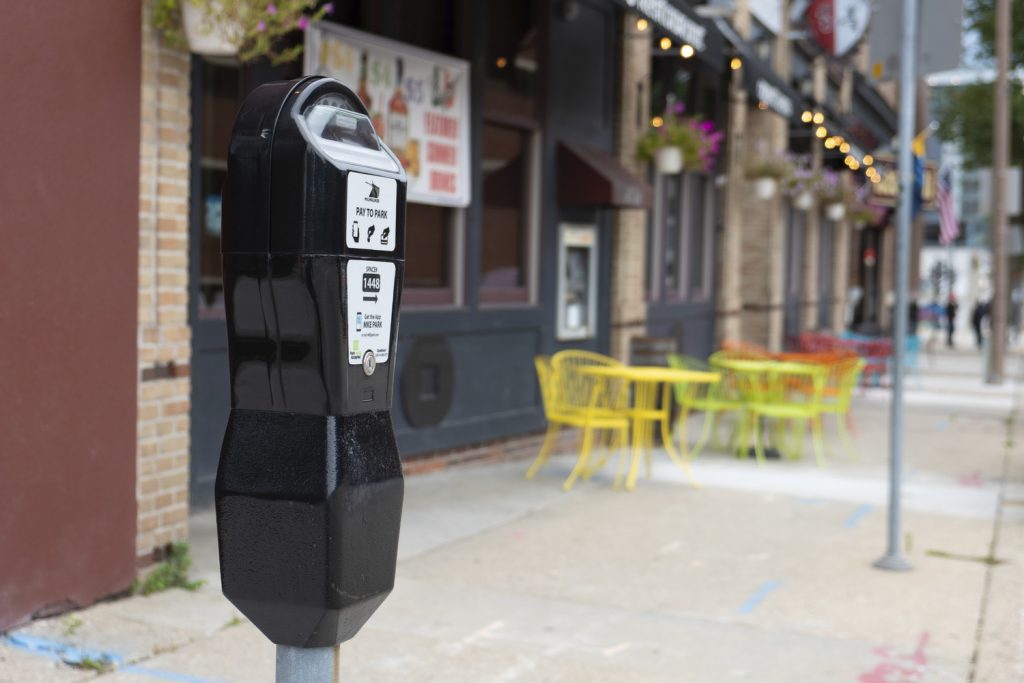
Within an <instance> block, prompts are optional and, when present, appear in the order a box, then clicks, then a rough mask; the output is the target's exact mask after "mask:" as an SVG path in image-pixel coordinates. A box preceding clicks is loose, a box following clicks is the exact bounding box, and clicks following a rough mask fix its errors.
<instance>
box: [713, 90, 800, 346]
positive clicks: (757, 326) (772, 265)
mask: <svg viewBox="0 0 1024 683" xmlns="http://www.w3.org/2000/svg"><path fill="white" fill-rule="evenodd" d="M746 137H747V139H748V140H751V141H757V144H756V145H752V146H753V147H754V149H753V150H752V153H753V154H755V155H757V156H772V155H781V154H784V153H785V149H786V145H787V142H788V126H787V123H786V121H785V119H783V118H782V117H781V116H779V115H778V114H775V113H774V112H771V111H762V110H760V109H750V111H749V112H748V116H747V127H746ZM744 186H745V187H744V190H743V192H742V193H741V195H740V197H739V198H738V202H737V203H738V206H739V213H740V226H741V230H742V236H741V240H742V242H741V245H740V258H739V267H740V269H741V272H742V280H741V283H740V293H741V299H742V302H743V303H742V320H741V323H740V324H741V325H742V330H743V341H746V342H751V343H754V344H760V345H762V346H766V347H768V348H770V349H773V350H781V348H782V335H783V322H784V320H783V310H782V305H783V301H784V296H785V267H786V252H785V237H786V233H785V220H784V216H783V203H782V202H783V199H782V196H781V192H777V193H776V194H775V196H774V197H772V198H771V199H768V200H764V199H758V198H757V196H756V195H755V194H754V190H753V183H752V182H750V181H746V182H745V183H744ZM725 267H726V268H729V267H735V265H732V266H730V265H729V264H725Z"/></svg>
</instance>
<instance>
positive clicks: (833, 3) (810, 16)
mask: <svg viewBox="0 0 1024 683" xmlns="http://www.w3.org/2000/svg"><path fill="white" fill-rule="evenodd" d="M806 19H807V28H808V29H810V31H811V35H813V36H814V39H815V41H817V43H818V45H820V46H821V49H823V50H825V52H828V53H829V54H833V55H835V56H837V57H841V56H843V55H845V54H846V53H847V52H849V51H850V49H852V48H853V46H854V45H856V44H857V43H858V42H859V41H860V39H861V38H862V37H863V36H864V33H865V32H866V31H867V29H868V23H869V22H870V21H871V2H870V0H811V4H810V5H808V7H807V14H806Z"/></svg>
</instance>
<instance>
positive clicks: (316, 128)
mask: <svg viewBox="0 0 1024 683" xmlns="http://www.w3.org/2000/svg"><path fill="white" fill-rule="evenodd" d="M327 97H331V96H329V95H328V96H327ZM321 102H322V101H321ZM305 117H306V125H308V126H309V129H310V130H311V131H312V132H313V133H314V134H315V135H319V136H320V137H322V138H323V139H324V140H332V141H334V142H344V143H347V144H352V145H360V146H361V147H366V148H367V149H380V145H379V144H377V136H376V135H375V134H374V132H373V126H372V125H371V124H370V120H369V119H367V118H366V117H365V116H360V115H359V114H354V113H352V112H351V111H345V110H343V109H339V108H338V107H335V106H331V105H328V104H323V103H317V104H314V105H313V106H312V107H310V108H309V109H308V110H307V111H306V113H305Z"/></svg>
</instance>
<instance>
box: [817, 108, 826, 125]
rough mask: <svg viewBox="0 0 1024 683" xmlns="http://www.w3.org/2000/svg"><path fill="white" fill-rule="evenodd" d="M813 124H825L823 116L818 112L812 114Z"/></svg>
mask: <svg viewBox="0 0 1024 683" xmlns="http://www.w3.org/2000/svg"><path fill="white" fill-rule="evenodd" d="M814 123H816V124H818V125H819V126H820V125H821V124H823V123H825V115H824V114H822V113H821V112H820V111H817V112H814Z"/></svg>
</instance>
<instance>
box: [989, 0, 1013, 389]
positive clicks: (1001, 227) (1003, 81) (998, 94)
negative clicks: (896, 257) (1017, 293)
mask: <svg viewBox="0 0 1024 683" xmlns="http://www.w3.org/2000/svg"><path fill="white" fill-rule="evenodd" d="M995 19H996V22H995V29H996V83H995V95H994V96H993V106H992V108H993V110H994V113H993V117H992V118H993V121H992V226H991V232H990V237H989V244H990V246H991V249H992V302H991V318H990V320H991V325H990V327H991V333H990V336H991V339H989V362H988V377H987V378H986V379H987V381H988V382H989V383H990V384H1002V383H1003V377H1004V367H1005V358H1006V313H1007V309H1008V302H1009V289H1010V288H1009V273H1007V267H1008V265H1009V264H1007V262H1006V261H1007V256H1006V220H1007V219H1006V165H1007V156H1008V151H1009V140H1010V99H1009V68H1010V0H996V17H995Z"/></svg>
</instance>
